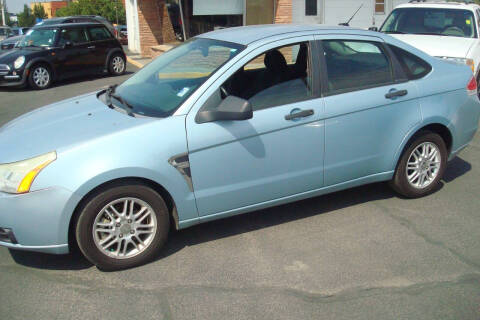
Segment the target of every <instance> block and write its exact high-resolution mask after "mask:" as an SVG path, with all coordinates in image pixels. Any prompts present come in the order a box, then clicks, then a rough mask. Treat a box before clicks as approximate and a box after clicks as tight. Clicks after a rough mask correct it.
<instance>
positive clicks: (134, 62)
mask: <svg viewBox="0 0 480 320" xmlns="http://www.w3.org/2000/svg"><path fill="white" fill-rule="evenodd" d="M127 61H128V62H129V63H131V64H133V65H134V66H135V67H137V68H140V69H142V68H143V67H144V64H142V63H141V62H138V61H135V60H133V59H132V58H130V57H129V56H127Z"/></svg>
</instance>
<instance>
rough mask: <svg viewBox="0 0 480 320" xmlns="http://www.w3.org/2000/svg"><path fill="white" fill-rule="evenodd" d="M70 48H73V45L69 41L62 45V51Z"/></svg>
mask: <svg viewBox="0 0 480 320" xmlns="http://www.w3.org/2000/svg"><path fill="white" fill-rule="evenodd" d="M71 47H73V43H72V42H71V41H67V42H65V44H64V45H63V49H67V48H71Z"/></svg>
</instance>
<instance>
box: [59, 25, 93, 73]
mask: <svg viewBox="0 0 480 320" xmlns="http://www.w3.org/2000/svg"><path fill="white" fill-rule="evenodd" d="M58 47H60V49H59V50H58V51H57V61H58V63H59V65H58V71H59V72H58V75H59V76H61V77H66V76H72V75H80V74H84V73H85V72H87V71H89V70H91V68H92V63H93V56H92V55H91V49H90V48H89V47H90V44H89V42H88V38H87V34H86V30H85V29H84V28H83V27H80V28H73V27H70V28H65V29H62V30H61V33H60V38H59V41H58Z"/></svg>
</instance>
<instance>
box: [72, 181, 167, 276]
mask: <svg viewBox="0 0 480 320" xmlns="http://www.w3.org/2000/svg"><path fill="white" fill-rule="evenodd" d="M169 227H170V218H169V213H168V209H167V206H166V204H165V202H164V200H163V199H162V197H161V196H160V195H159V194H158V193H156V192H155V191H154V190H153V189H151V188H150V187H148V186H146V185H144V184H141V183H117V184H115V185H112V186H110V187H108V188H104V189H103V190H100V191H98V192H97V193H96V194H95V195H94V196H92V197H91V198H90V200H88V202H87V203H86V205H85V206H84V207H83V209H82V210H81V213H80V216H79V218H78V222H77V225H76V230H75V234H76V239H77V243H78V247H79V248H80V250H81V251H82V253H83V254H84V255H85V257H86V258H87V259H88V260H89V261H90V262H92V263H93V264H95V265H96V266H97V267H98V268H99V269H103V270H119V269H126V268H131V267H135V266H139V265H141V264H145V263H147V262H149V261H150V260H152V259H153V258H154V257H155V255H157V254H158V252H159V251H160V249H161V248H162V247H163V245H164V244H165V242H166V240H167V237H168V232H169Z"/></svg>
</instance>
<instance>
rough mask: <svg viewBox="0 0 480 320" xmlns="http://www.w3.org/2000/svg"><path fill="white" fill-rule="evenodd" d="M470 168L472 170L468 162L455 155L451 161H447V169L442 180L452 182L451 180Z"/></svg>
mask: <svg viewBox="0 0 480 320" xmlns="http://www.w3.org/2000/svg"><path fill="white" fill-rule="evenodd" d="M470 170H472V165H471V164H470V163H469V162H467V161H465V160H463V159H462V158H460V157H455V158H454V159H453V160H452V161H450V162H449V163H448V167H447V170H446V171H445V174H444V175H443V181H445V182H447V183H449V182H452V181H453V180H455V179H457V178H458V177H461V176H463V175H464V174H466V173H467V172H469V171H470Z"/></svg>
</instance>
